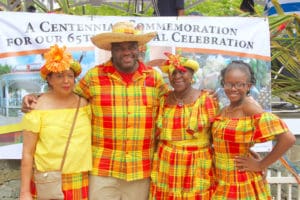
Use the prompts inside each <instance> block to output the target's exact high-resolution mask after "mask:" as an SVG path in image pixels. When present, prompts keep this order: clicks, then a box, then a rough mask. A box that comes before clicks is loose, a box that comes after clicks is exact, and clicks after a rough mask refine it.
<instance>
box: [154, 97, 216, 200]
mask: <svg viewBox="0 0 300 200" xmlns="http://www.w3.org/2000/svg"><path fill="white" fill-rule="evenodd" d="M165 99H166V96H165V97H164V98H162V100H161V104H160V105H161V106H160V111H159V117H158V122H157V124H158V127H159V129H160V132H159V135H158V136H159V143H158V147H157V151H156V153H155V154H154V162H153V169H152V174H151V187H150V199H156V200H163V199H168V200H170V199H178V200H179V199H180V200H185V199H186V200H187V199H193V200H194V199H199V200H200V199H205V200H206V199H210V195H211V192H212V191H211V190H212V188H213V185H214V184H213V183H214V180H213V170H212V151H211V143H210V126H211V122H212V121H213V118H214V117H215V114H216V112H217V104H216V103H215V102H214V101H213V99H212V98H211V97H209V96H208V95H207V94H206V93H202V94H201V95H200V96H199V98H198V99H197V100H196V101H195V102H194V103H193V104H186V105H183V106H178V105H166V104H165V103H164V102H165Z"/></svg>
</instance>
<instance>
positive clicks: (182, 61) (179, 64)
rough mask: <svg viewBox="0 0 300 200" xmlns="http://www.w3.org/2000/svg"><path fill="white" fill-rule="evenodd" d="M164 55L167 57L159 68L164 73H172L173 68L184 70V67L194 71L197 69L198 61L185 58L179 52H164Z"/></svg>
mask: <svg viewBox="0 0 300 200" xmlns="http://www.w3.org/2000/svg"><path fill="white" fill-rule="evenodd" d="M165 55H166V56H167V57H168V60H166V61H165V62H164V63H163V64H162V66H160V69H161V71H162V72H164V73H169V74H172V73H173V71H174V70H175V69H178V70H181V71H185V70H186V69H185V68H190V69H192V70H193V71H194V72H196V71H198V69H199V63H198V62H197V61H195V60H192V59H188V58H185V57H183V56H181V55H179V54H176V55H173V54H171V53H169V52H165Z"/></svg>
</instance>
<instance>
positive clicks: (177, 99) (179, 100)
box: [173, 92, 184, 107]
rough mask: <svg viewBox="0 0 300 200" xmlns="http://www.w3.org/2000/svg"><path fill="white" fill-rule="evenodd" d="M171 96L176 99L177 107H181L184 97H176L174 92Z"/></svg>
mask: <svg viewBox="0 0 300 200" xmlns="http://www.w3.org/2000/svg"><path fill="white" fill-rule="evenodd" d="M173 97H174V99H175V100H176V102H177V105H178V106H179V107H182V106H183V105H184V98H183V99H179V98H177V97H176V95H175V92H173Z"/></svg>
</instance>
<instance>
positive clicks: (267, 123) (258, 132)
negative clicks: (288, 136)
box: [253, 112, 288, 142]
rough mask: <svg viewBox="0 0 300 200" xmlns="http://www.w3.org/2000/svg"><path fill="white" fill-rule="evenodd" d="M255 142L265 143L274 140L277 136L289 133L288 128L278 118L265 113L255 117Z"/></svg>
mask: <svg viewBox="0 0 300 200" xmlns="http://www.w3.org/2000/svg"><path fill="white" fill-rule="evenodd" d="M254 123H255V124H254V125H255V130H254V138H253V139H254V141H255V142H265V141H269V140H273V139H274V138H275V136H276V135H279V134H282V133H285V132H287V131H288V127H287V125H286V124H285V122H284V121H283V120H281V119H280V118H279V117H278V116H276V115H274V114H272V113H268V112H265V113H263V114H261V115H260V116H258V117H254Z"/></svg>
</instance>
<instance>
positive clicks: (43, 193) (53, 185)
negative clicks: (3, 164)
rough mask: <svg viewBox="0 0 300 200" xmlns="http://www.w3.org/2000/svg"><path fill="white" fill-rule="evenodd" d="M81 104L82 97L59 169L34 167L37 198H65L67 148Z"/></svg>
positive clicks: (40, 199)
mask: <svg viewBox="0 0 300 200" xmlns="http://www.w3.org/2000/svg"><path fill="white" fill-rule="evenodd" d="M79 106H80V97H79V100H78V105H77V108H76V112H75V115H74V119H73V123H72V127H71V130H70V133H69V137H68V140H67V144H66V147H65V151H64V154H63V158H62V162H61V165H60V169H59V170H54V171H47V172H40V171H38V170H36V169H34V173H33V175H34V182H35V185H36V191H37V199H38V200H46V199H64V193H63V190H62V169H63V166H64V163H65V158H66V154H67V150H68V147H69V144H70V139H71V136H72V133H73V129H74V125H75V122H76V118H77V115H78V110H79Z"/></svg>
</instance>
